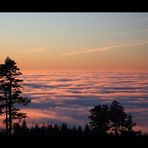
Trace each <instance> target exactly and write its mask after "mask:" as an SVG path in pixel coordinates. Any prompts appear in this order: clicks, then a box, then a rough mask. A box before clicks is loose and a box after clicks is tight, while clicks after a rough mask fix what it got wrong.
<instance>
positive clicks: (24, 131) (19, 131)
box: [0, 121, 148, 137]
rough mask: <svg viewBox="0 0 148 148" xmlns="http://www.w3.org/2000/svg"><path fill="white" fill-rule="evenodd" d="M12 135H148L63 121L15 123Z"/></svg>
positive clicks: (1, 132)
mask: <svg viewBox="0 0 148 148" xmlns="http://www.w3.org/2000/svg"><path fill="white" fill-rule="evenodd" d="M6 135H7V134H6V133H5V130H3V129H1V131H0V136H6ZM12 136H113V137H114V136H118V137H119V136H133V137H142V136H144V137H148V135H146V134H142V133H141V132H137V133H135V132H130V133H129V132H124V133H122V134H120V135H116V134H113V133H108V134H106V135H100V133H97V132H96V131H95V130H93V129H91V128H90V126H89V125H87V124H86V126H85V127H84V128H82V127H81V126H79V127H75V126H73V127H68V126H67V124H65V123H63V124H62V125H57V124H54V125H53V124H48V125H44V124H43V125H42V126H39V125H38V124H36V125H35V126H32V127H30V128H29V127H27V124H26V121H24V122H23V123H22V124H21V125H20V124H18V123H17V124H15V126H14V129H13V133H12Z"/></svg>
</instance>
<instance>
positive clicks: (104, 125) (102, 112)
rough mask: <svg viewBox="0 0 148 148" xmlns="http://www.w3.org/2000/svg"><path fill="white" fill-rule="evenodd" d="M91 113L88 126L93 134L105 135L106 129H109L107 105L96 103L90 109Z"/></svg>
mask: <svg viewBox="0 0 148 148" xmlns="http://www.w3.org/2000/svg"><path fill="white" fill-rule="evenodd" d="M90 113H91V115H90V116H89V117H88V118H89V119H90V122H89V124H90V126H91V128H92V129H93V132H94V134H96V135H98V134H100V135H103V136H105V135H107V131H108V130H109V129H110V125H109V107H108V106H107V105H98V106H95V107H94V108H93V109H91V110H90Z"/></svg>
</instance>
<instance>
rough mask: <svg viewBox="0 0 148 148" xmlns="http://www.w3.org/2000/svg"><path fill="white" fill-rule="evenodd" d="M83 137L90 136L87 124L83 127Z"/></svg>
mask: <svg viewBox="0 0 148 148" xmlns="http://www.w3.org/2000/svg"><path fill="white" fill-rule="evenodd" d="M84 135H85V136H90V135H91V129H90V127H89V125H88V124H86V125H85V127H84Z"/></svg>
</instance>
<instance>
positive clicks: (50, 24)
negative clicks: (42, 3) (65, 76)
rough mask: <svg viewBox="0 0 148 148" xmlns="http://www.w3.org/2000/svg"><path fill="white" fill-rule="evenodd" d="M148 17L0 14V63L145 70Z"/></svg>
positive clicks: (29, 67) (24, 66)
mask: <svg viewBox="0 0 148 148" xmlns="http://www.w3.org/2000/svg"><path fill="white" fill-rule="evenodd" d="M147 24H148V13H0V63H2V62H3V61H4V59H5V58H6V57H7V56H9V57H10V58H12V59H14V60H15V61H16V62H17V63H18V65H19V67H20V68H21V69H23V70H40V69H41V70H43V69H44V70H51V69H86V70H88V69H96V70H103V69H107V70H109V69H113V70H114V69H120V70H139V71H140V70H144V71H145V70H146V71H147V70H148V58H147V57H148V49H147V46H148V25H147Z"/></svg>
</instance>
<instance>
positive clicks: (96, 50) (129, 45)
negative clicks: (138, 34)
mask: <svg viewBox="0 0 148 148" xmlns="http://www.w3.org/2000/svg"><path fill="white" fill-rule="evenodd" d="M145 44H148V41H147V40H146V41H139V42H132V43H120V44H119V43H116V44H114V45H108V46H104V47H100V48H95V49H87V50H80V51H74V52H68V53H63V54H61V55H60V56H71V55H79V54H87V53H93V52H100V51H105V50H111V49H115V48H121V47H132V46H140V45H145Z"/></svg>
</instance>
